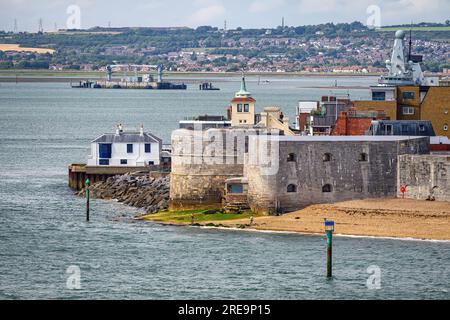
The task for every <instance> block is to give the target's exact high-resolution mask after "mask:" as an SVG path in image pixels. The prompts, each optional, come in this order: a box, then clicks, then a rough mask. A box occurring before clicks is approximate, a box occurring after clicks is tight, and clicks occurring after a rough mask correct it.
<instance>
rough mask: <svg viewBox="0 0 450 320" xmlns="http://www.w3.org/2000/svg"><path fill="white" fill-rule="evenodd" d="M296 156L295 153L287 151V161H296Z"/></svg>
mask: <svg viewBox="0 0 450 320" xmlns="http://www.w3.org/2000/svg"><path fill="white" fill-rule="evenodd" d="M296 158H297V157H296V156H295V153H289V155H288V158H287V161H288V162H295V161H296Z"/></svg>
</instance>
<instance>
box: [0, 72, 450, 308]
mask: <svg viewBox="0 0 450 320" xmlns="http://www.w3.org/2000/svg"><path fill="white" fill-rule="evenodd" d="M202 80H204V79H202ZM231 80H232V81H230V79H227V81H224V80H221V79H219V78H217V79H212V80H211V81H212V82H213V83H214V85H215V86H217V87H219V88H221V89H222V90H221V91H199V90H198V84H192V85H189V88H188V90H186V91H151V90H148V91H147V90H94V89H92V90H86V89H85V90H77V89H71V88H69V85H68V84H64V83H19V84H13V83H2V84H0V146H1V148H0V168H1V169H0V299H14V298H17V299H38V298H50V299H55V298H63V299H87V298H93V299H109V298H118V299H132V298H136V299H177V298H180V299H181V298H185V299H213V298H222V299H262V298H264V299H327V298H331V299H346V298H350V299H351V298H357V299H371V298H376V299H396V298H400V299H413V298H425V299H437V298H441V299H449V298H450V267H449V264H448V263H449V261H450V243H447V242H430V241H402V240H390V239H369V238H367V239H365V238H342V237H336V238H335V240H334V275H335V278H334V279H333V280H326V278H325V271H326V270H325V269H326V255H325V254H326V244H325V238H324V237H323V236H305V235H293V234H270V233H250V232H240V231H230V230H228V231H227V230H210V229H199V228H190V227H187V228H181V227H170V226H161V225H157V224H153V223H147V222H136V221H133V220H132V219H131V218H132V217H133V216H134V215H136V214H137V213H138V211H137V210H136V209H133V208H129V207H126V206H123V205H121V204H118V203H116V202H113V201H100V200H94V201H93V202H92V203H91V222H90V223H86V222H85V216H84V215H85V211H84V209H85V202H84V199H81V198H78V197H76V196H74V195H73V192H72V191H71V190H70V189H69V188H68V187H67V164H69V163H73V162H84V161H85V159H86V156H87V154H88V147H89V142H90V140H92V139H94V138H95V137H96V136H98V135H100V134H102V133H104V132H109V131H113V129H114V125H115V124H116V123H118V122H121V123H123V124H124V125H125V127H128V128H129V127H131V126H133V127H135V128H137V127H138V125H139V124H140V123H144V124H145V126H146V129H149V130H151V131H152V132H153V133H154V134H156V135H158V136H160V137H161V138H163V140H164V142H165V143H169V142H170V132H171V130H173V129H175V128H177V123H178V121H179V120H181V119H183V118H184V117H187V116H192V115H198V114H206V113H208V114H225V112H226V107H227V106H228V104H229V100H230V99H231V97H232V95H233V93H234V91H236V90H238V88H239V78H234V79H231ZM256 80H257V79H256V78H253V79H250V81H249V83H248V89H249V90H250V91H251V92H252V93H253V96H254V97H255V98H256V100H257V108H258V110H261V109H262V107H263V106H266V105H279V106H281V107H282V108H283V111H284V112H285V114H286V115H287V116H289V117H290V120H291V122H293V120H294V114H295V106H296V104H297V101H298V100H300V99H301V100H308V99H318V98H319V97H320V96H321V95H327V94H333V93H336V90H333V92H330V90H329V89H322V90H321V89H313V88H312V87H317V86H332V85H333V84H334V79H332V78H312V77H307V78H289V79H283V78H273V79H270V80H271V81H270V83H269V84H264V85H259V86H258V85H257V82H256ZM338 81H339V85H345V86H368V85H371V84H375V83H376V81H377V80H376V78H370V77H368V78H350V77H349V78H342V77H339V80H338ZM199 82H200V80H199ZM339 93H340V94H342V95H346V94H347V90H340V92H339ZM348 93H349V94H350V96H351V98H352V99H357V98H368V94H369V91H368V90H350V91H349V92H348ZM336 228H337V229H339V224H337V227H336ZM371 265H376V266H378V267H379V268H380V270H381V289H379V290H369V289H368V288H367V285H366V282H367V279H368V278H369V274H368V273H367V268H368V267H369V266H371ZM69 266H77V267H79V268H80V272H81V274H80V279H81V289H79V290H70V289H68V288H67V285H66V282H67V279H68V277H69V276H70V274H68V273H66V271H67V268H68V267H69Z"/></svg>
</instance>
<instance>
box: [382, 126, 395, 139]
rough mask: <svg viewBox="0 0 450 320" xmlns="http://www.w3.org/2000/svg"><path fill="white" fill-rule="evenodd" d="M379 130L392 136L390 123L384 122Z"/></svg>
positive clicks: (392, 131)
mask: <svg viewBox="0 0 450 320" xmlns="http://www.w3.org/2000/svg"><path fill="white" fill-rule="evenodd" d="M381 132H382V133H383V134H384V135H385V136H392V134H393V133H394V130H393V127H392V124H385V125H383V126H382V128H381Z"/></svg>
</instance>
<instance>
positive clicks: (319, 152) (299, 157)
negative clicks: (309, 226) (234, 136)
mask: <svg viewBox="0 0 450 320" xmlns="http://www.w3.org/2000/svg"><path fill="white" fill-rule="evenodd" d="M428 143H429V138H418V139H412V140H400V141H339V140H335V141H307V140H305V141H295V140H293V141H280V142H279V163H278V167H279V168H278V171H277V172H276V174H268V175H267V174H262V172H261V167H260V166H259V165H258V164H257V165H251V164H250V163H248V161H247V164H246V175H247V178H248V183H249V185H248V200H249V204H250V207H251V208H252V210H253V211H256V212H263V213H268V214H272V213H274V212H280V211H281V212H289V211H294V210H298V209H301V208H303V207H305V206H307V205H311V204H317V203H332V202H338V201H345V200H352V199H364V198H377V197H390V196H392V197H394V196H395V195H396V194H397V156H398V155H399V154H408V153H413V154H416V153H418V154H421V153H428ZM254 151H255V152H258V150H257V149H256V150H254ZM250 152H252V149H250ZM326 154H328V155H329V156H327V157H329V158H326V157H325V155H326ZM363 154H364V155H365V156H362V155H363ZM249 156H251V155H249ZM293 158H294V160H293ZM325 158H326V159H325ZM288 186H290V188H291V190H290V191H291V192H288ZM293 186H294V187H293ZM293 189H294V190H295V191H293ZM292 191H293V192H292Z"/></svg>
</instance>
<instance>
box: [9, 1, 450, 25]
mask: <svg viewBox="0 0 450 320" xmlns="http://www.w3.org/2000/svg"><path fill="white" fill-rule="evenodd" d="M72 4H76V5H78V6H79V7H80V9H81V27H82V28H89V27H93V26H107V25H108V23H109V22H111V26H113V27H119V26H141V27H144V26H152V27H154V26H190V27H196V26H199V25H212V26H217V27H222V26H223V23H224V20H225V19H226V20H227V24H228V27H229V28H236V27H238V26H241V27H275V26H277V25H280V24H281V17H282V16H284V17H285V21H286V24H287V25H306V24H318V23H324V22H351V21H355V20H357V21H361V22H362V23H366V21H367V19H368V17H369V14H368V13H367V12H366V11H367V8H368V7H369V6H371V5H377V6H379V7H380V9H381V14H380V18H381V24H382V25H387V24H401V23H409V22H411V21H414V22H422V21H427V22H443V21H445V20H446V19H450V0H188V1H184V0H128V1H124V0H121V1H116V0H0V30H13V28H14V19H17V23H18V30H19V31H25V30H26V31H37V29H38V24H39V19H40V18H42V20H43V26H44V30H47V31H48V30H53V29H54V26H55V24H56V25H57V27H58V28H65V27H66V21H67V18H68V17H69V15H68V14H67V13H66V10H67V7H68V6H69V5H72Z"/></svg>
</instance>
